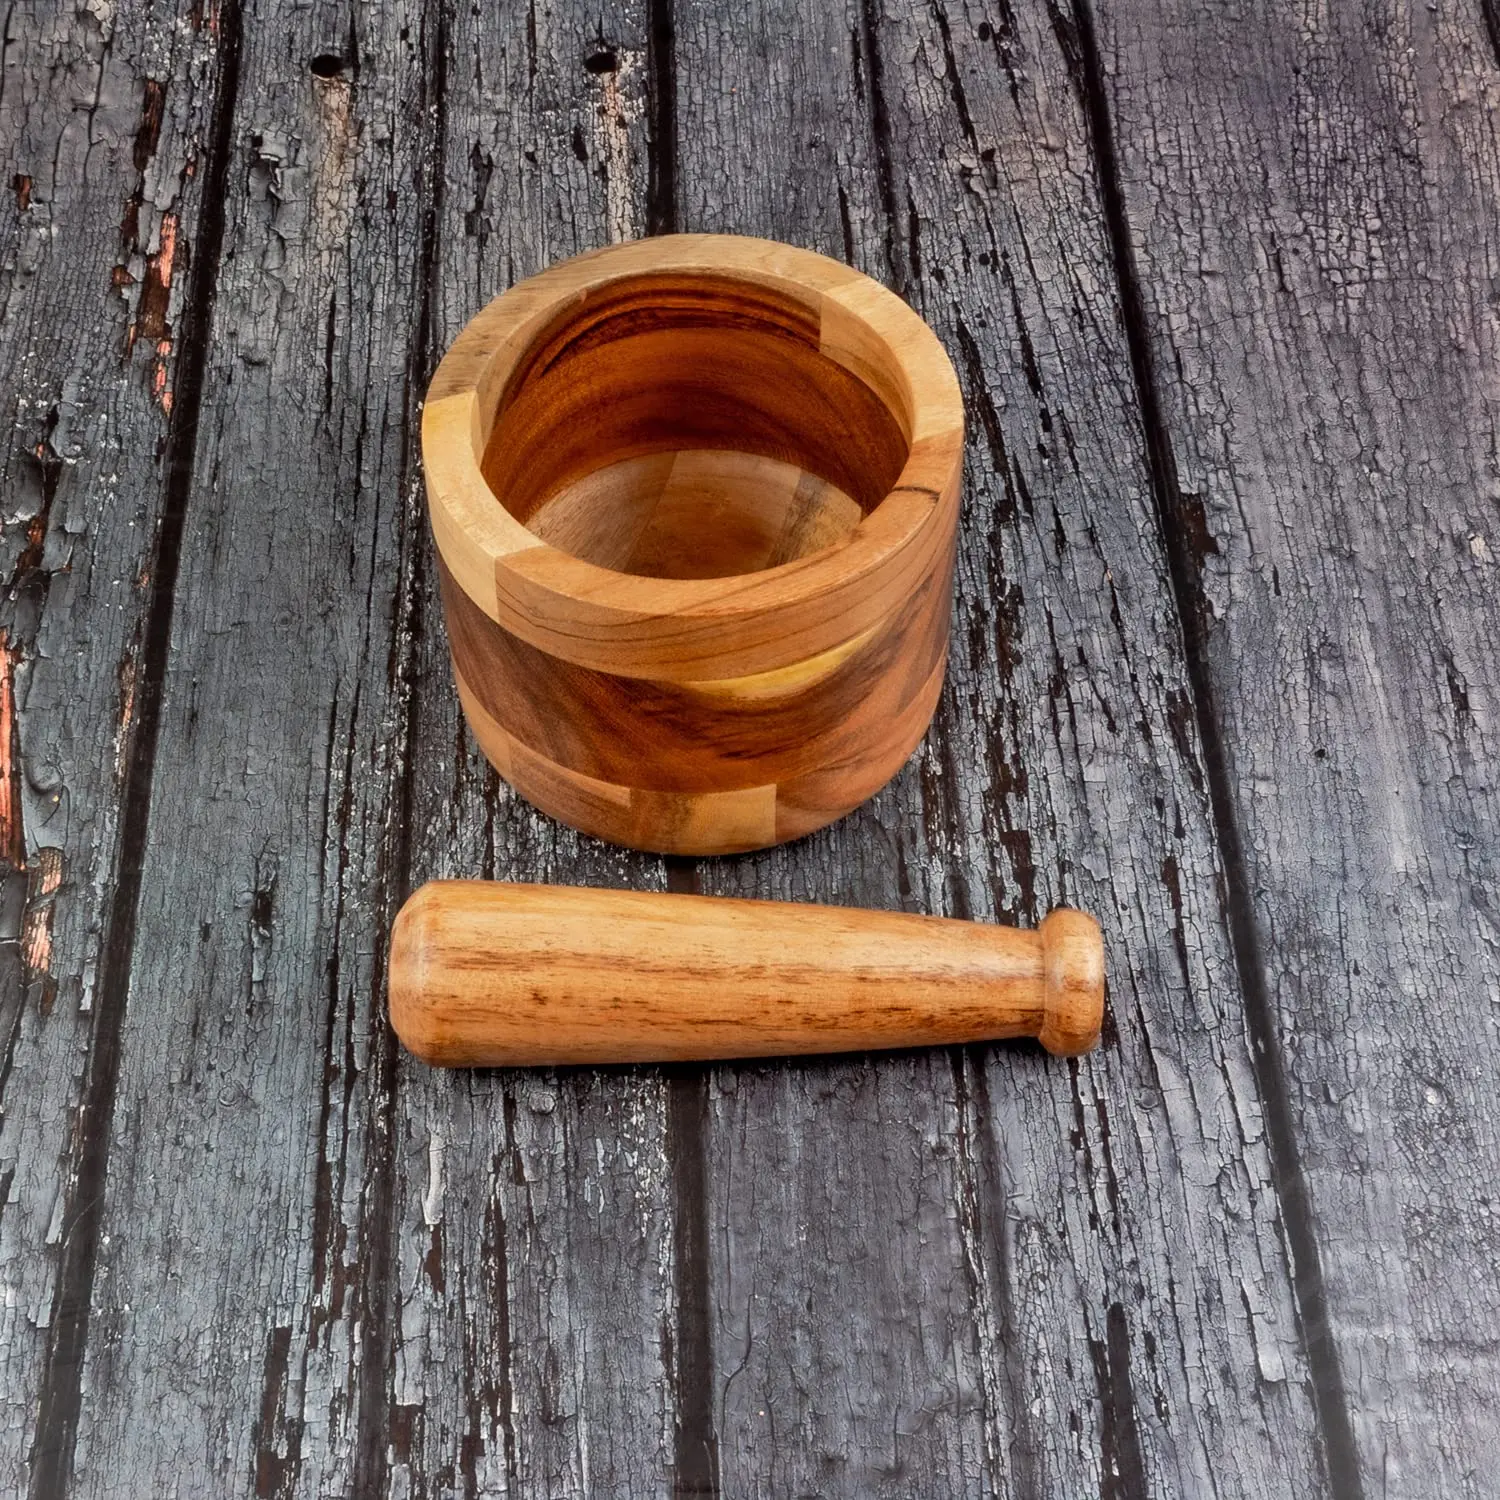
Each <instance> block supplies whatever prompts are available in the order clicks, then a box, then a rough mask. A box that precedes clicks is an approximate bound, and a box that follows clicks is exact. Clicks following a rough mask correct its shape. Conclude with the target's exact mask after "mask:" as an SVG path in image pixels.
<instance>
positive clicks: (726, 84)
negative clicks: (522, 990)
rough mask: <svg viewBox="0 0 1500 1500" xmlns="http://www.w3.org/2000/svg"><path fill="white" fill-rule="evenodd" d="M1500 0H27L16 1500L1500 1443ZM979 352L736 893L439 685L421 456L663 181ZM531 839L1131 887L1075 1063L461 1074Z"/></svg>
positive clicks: (987, 1469)
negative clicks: (580, 795) (791, 812)
mask: <svg viewBox="0 0 1500 1500" xmlns="http://www.w3.org/2000/svg"><path fill="white" fill-rule="evenodd" d="M1497 103H1500V11H1497V10H1496V8H1495V4H1494V0H1455V3H1453V4H1443V5H1436V4H1433V5H1425V4H1418V5H1413V4H1407V3H1404V0H1368V3H1364V4H1360V5H1355V4H1352V3H1351V4H1333V5H1329V6H1321V5H1311V4H1305V3H1304V4H1297V3H1292V0H1266V3H1264V4H1262V5H1260V6H1255V7H1252V6H1248V5H1235V4H1230V3H1226V0H1213V3H1207V0H1204V3H1194V4H1183V3H1176V0H1045V3H1044V0H968V3H963V0H909V3H908V0H832V3H821V0H753V3H751V4H748V5H746V6H735V7H727V6H724V5H721V4H718V3H715V0H644V3H641V0H593V3H590V4H588V5H584V4H582V3H579V0H532V3H531V4H529V5H527V4H522V3H519V0H506V3H500V0H491V3H483V4H480V3H475V4H472V5H471V4H464V3H459V0H429V3H426V4H423V3H419V0H381V3H378V4H372V3H365V4H355V3H352V0H343V3H337V4H335V3H328V0H152V3H150V4H145V3H140V0H136V3H128V0H127V3H118V0H86V3H85V0H78V3H76V4H72V5H64V6H57V5H54V4H52V3H48V0H13V3H10V4H9V5H7V6H6V8H5V11H4V21H3V75H0V143H3V147H4V162H5V169H4V174H3V179H0V193H3V197H0V393H3V395H0V403H3V404H0V412H3V416H4V421H5V422H6V423H7V424H8V432H9V439H8V442H7V445H6V447H5V450H4V454H3V457H0V465H3V473H4V485H3V491H0V496H3V511H0V516H3V539H0V578H3V580H4V583H3V599H0V626H3V630H4V635H3V638H0V640H3V644H0V668H3V670H0V862H3V863H0V870H3V900H0V922H3V932H0V936H3V944H0V974H3V983H0V1106H3V1115H0V1494H4V1495H7V1496H9V1495H16V1496H22V1495H26V1494H28V1493H29V1494H30V1496H32V1497H33V1500H53V1497H62V1496H65V1495H67V1496H126V1497H136V1496H141V1497H145V1496H151V1497H157V1496H176V1495H180V1496H184V1497H194V1500H197V1497H209V1496H218V1495H251V1494H254V1495H257V1496H262V1497H278V1496H290V1495H298V1496H323V1495H341V1494H352V1495H358V1496H385V1495H389V1496H392V1497H419V1496H425V1497H438V1496H475V1495H487V1496H490V1495H501V1494H506V1495H515V1496H573V1495H578V1496H613V1495H641V1496H646V1495H668V1494H675V1495H722V1496H725V1497H735V1496H767V1497H790V1496H805V1495H837V1496H851V1497H854V1496H858V1497H872V1496H920V1497H935V1496H945V1495H963V1496H973V1495H987V1494H994V1495H998V1496H1014V1497H1024V1496H1066V1497H1075V1496H1085V1495H1089V1496H1091V1495H1095V1494H1097V1495H1099V1496H1100V1497H1106V1500H1107V1497H1115V1500H1121V1497H1130V1496H1141V1495H1148V1494H1149V1495H1153V1496H1156V1495H1162V1496H1167V1495H1171V1496H1187V1497H1199V1496H1216V1497H1218V1496H1250V1497H1272V1496H1275V1497H1282V1496H1297V1497H1302V1496H1325V1495H1336V1496H1369V1497H1376V1496H1392V1497H1395V1496H1443V1497H1457V1496H1493V1495H1495V1494H1497V1493H1500V1272H1497V1265H1500V1104H1497V1086H1500V817H1497V814H1500V769H1497V768H1500V663H1497V646H1500V420H1497V418H1500V373H1497V371H1500V364H1497V356H1500V328H1497V320H1500V127H1497V115H1496V106H1497ZM676 228H681V229H693V230H719V231H741V232H747V233H754V234H761V235H769V236H772V237H775V238H780V239H784V240H789V241H792V242H794V243H797V244H802V245H808V246H811V247H813V248H816V249H819V250H822V251H825V252H827V253H829V254H831V255H834V256H837V257H840V258H842V259H845V260H847V261H849V262H851V263H853V264H854V265H857V266H859V267H860V268H862V269H863V270H866V271H868V272H869V273H870V274H872V275H874V276H876V277H879V278H880V279H881V280H883V281H885V282H886V283H888V284H889V285H891V286H893V287H895V288H896V289H897V290H899V291H900V292H901V293H902V294H903V295H904V296H905V297H907V298H908V299H909V300H910V301H911V302H912V304H913V305H914V306H915V307H916V308H918V309H919V310H920V311H921V312H922V314H923V315H924V316H925V317H926V318H927V319H928V321H929V322H930V323H931V324H932V325H933V327H934V328H935V329H936V330H937V332H938V334H939V336H940V337H941V338H942V339H943V341H944V343H945V344H946V346H947V347H948V349H949V350H950V352H951V353H952V355H953V358H954V362H955V364H956V366H957V367H958V370H959V372H960V376H961V379H962V381H963V385H964V392H965V399H966V403H967V409H968V418H969V426H970V434H971V440H970V445H969V454H968V483H967V490H966V496H965V512H964V520H963V539H962V548H961V554H960V560H959V569H958V572H959V585H958V601H957V606H956V609H957V613H956V617H955V635H954V650H953V657H952V664H951V668H950V673H949V678H948V684H947V688H946V691H945V693H944V696H943V700H942V704H941V706H940V708H939V710H938V715H937V719H936V722H935V725H934V728H933V731H932V733H931V734H930V736H929V737H928V739H927V741H926V743H925V745H924V747H923V749H922V750H921V751H920V752H919V754H918V755H917V756H916V757H915V758H914V760H913V761H912V763H911V764H910V765H909V766H908V767H907V769H906V770H905V771H904V772H903V773H902V774H901V775H900V776H899V777H898V778H897V780H896V781H895V782H894V783H892V785H891V786H890V787H888V788H887V789H886V790H885V791H884V792H882V793H881V794H880V795H879V796H878V797H876V798H875V799H874V801H873V802H871V803H870V804H869V805H868V806H867V807H865V808H864V809H863V810H861V811H860V812H859V813H857V814H855V815H854V816H852V817H850V818H849V819H847V820H846V821H844V822H842V823H840V824H838V825H836V826H835V827H833V828H831V829H829V830H827V831H825V832H824V833H822V834H819V835H817V836H815V837H813V838H811V839H808V840H806V841H804V842H802V843H798V844H794V845H792V846H790V847H786V848H782V849H778V850H775V851H772V852H770V853H766V854H761V855H756V856H750V857H744V858H737V859H726V860H716V861H705V862H702V863H697V864H694V863H691V862H683V861H663V860H661V859H658V858H654V857H649V856H645V855H635V854H631V853H628V852H623V851H620V850H617V849H613V848H609V847H606V846H604V845H602V844H599V843H596V842H593V841H591V840H589V839H586V838H583V837H581V836H578V835H575V834H573V833H572V832H570V831H569V830H568V829H566V828H562V827H559V826H557V825H555V824H553V823H551V822H549V821H548V820H547V819H545V818H543V817H541V816H539V815H537V814H535V813H533V812H532V811H530V810H529V809H528V808H527V807H526V806H525V805H523V804H522V803H521V802H520V801H519V800H518V799H517V798H516V797H514V796H513V795H512V794H511V793H510V792H509V791H508V790H507V788H506V787H505V786H504V785H503V784H502V783H501V782H500V781H498V780H497V778H496V777H495V775H494V773H493V772H491V771H490V770H489V769H488V768H487V766H486V764H485V762H484V761H483V760H482V758H481V757H480V756H479V754H478V753H477V751H476V749H475V747H474V745H473V744H472V742H471V741H470V740H469V739H468V737H467V736H466V734H465V732H464V730H463V728H462V725H461V722H460V719H459V714H458V705H457V702H456V699H455V694H454V691H453V687H452V683H451V679H450V675H449V671H448V663H447V657H446V645H445V641H444V636H443V631H442V624H441V617H440V613H439V609H438V606H437V602H436V594H435V586H434V562H433V554H432V549H431V544H430V540H429V537H428V535H427V531H426V526H425V519H424V515H423V499H422V488H421V474H420V471H419V465H418V452H417V442H416V432H417V418H418V412H419V408H420V402H421V396H422V391H423V388H424V385H425V383H426V380H427V378H428V375H429V374H430V372H431V370H432V368H433V366H434V364H435V363H436V360H437V358H438V357H439V355H440V354H441V352H442V350H443V349H444V348H445V347H446V346H447V344H448V343H449V342H450V340H452V338H453V337H454V336H455V335H456V333H457V332H458V330H459V329H460V328H461V327H462V326H463V324H464V322H465V321H466V320H467V319H468V318H469V317H470V316H471V315H472V314H473V313H474V312H475V311H476V309H478V308H479V307H480V306H481V305H482V304H483V303H484V302H485V301H486V300H487V299H488V298H490V297H491V296H493V295H494V294H496V293H497V292H498V291H500V290H502V289H503V288H505V287H506V286H508V285H510V284H511V283H512V282H513V281H514V280H516V279H518V278H520V277H522V276H525V275H527V274H530V273H531V272H533V271H535V270H537V269H539V268H541V267H542V266H544V265H546V264H547V263H549V262H550V261H552V260H554V259H556V258H559V257H561V256H565V255H569V254H572V253H573V252H575V251H578V250H581V249H584V248H587V247H590V246H594V245H598V244H602V243H605V242H608V241H611V240H618V239H622V238H628V237H633V236H637V235H642V234H650V233H656V232H661V231H665V230H671V229H676ZM442 875H467V876H473V875H485V876H498V877H505V878H512V879H520V880H537V881H541V880H551V881H561V882H573V883H580V884H592V885H602V886H629V887H636V888H642V889H659V888H663V887H665V888H670V889H676V890H701V891H706V892H725V893H733V894H736V895H754V896H772V897H781V898H787V899H794V900H824V901H831V902H842V903H851V904H862V905H867V906H873V907H892V908H895V907H899V908H904V909H908V910H914V911H929V912H938V913H947V914H953V915H963V916H973V917H976V918H982V919H990V918H999V919H1003V920H1006V921H1015V922H1020V923H1023V924H1029V923H1032V922H1034V921H1035V920H1037V919H1038V917H1039V916H1040V915H1041V914H1042V913H1043V912H1045V911H1046V910H1047V909H1048V908H1049V907H1050V906H1052V905H1053V904H1055V903H1059V902H1063V901H1067V902H1072V903H1076V904H1078V905H1080V906H1082V907H1084V908H1086V909H1087V910H1090V911H1092V912H1094V913H1096V914H1097V915H1098V917H1099V918H1100V920H1101V921H1102V923H1103V926H1104V930H1105V934H1106V940H1107V945H1108V952H1109V963H1110V976H1111V978H1110V1006H1111V1018H1110V1021H1109V1024H1108V1026H1107V1029H1106V1035H1105V1041H1104V1045H1103V1047H1102V1048H1101V1050H1100V1051H1098V1052H1097V1053H1096V1054H1094V1055H1092V1056H1090V1057H1087V1058H1085V1059H1082V1060H1081V1061H1078V1062H1076V1063H1072V1064H1070V1063H1067V1062H1062V1061H1057V1060H1051V1059H1049V1058H1048V1057H1046V1056H1045V1054H1043V1053H1042V1052H1041V1051H1040V1050H1039V1049H1038V1048H1036V1047H1035V1046H1033V1045H1021V1044H1012V1045H999V1046H991V1047H972V1048H964V1049H957V1050H952V1051H936V1052H924V1053H918V1054H898V1055H892V1056H884V1057H857V1058H853V1059H845V1060H839V1061H813V1062H807V1061H803V1062H797V1063H792V1064H781V1063H768V1062H756V1063H753V1064H745V1065H728V1066H715V1067H676V1068H670V1069H662V1068H649V1067H641V1068H628V1069H617V1070H610V1069H601V1070H584V1071H576V1072H538V1073H504V1072H496V1073H473V1074H452V1073H440V1072H434V1071H431V1070H429V1069H427V1068H426V1067H423V1066H422V1065H420V1064H418V1063H416V1062H415V1061H414V1060H412V1059H411V1058H409V1057H407V1056H406V1055H405V1054H403V1053H402V1052H401V1051H400V1050H399V1048H398V1047H397V1045H396V1044H395V1042H394V1039H393V1037H392V1034H391V1032H390V1030H389V1028H388V1027H387V1025H386V1021H385V998H384V992H383V970H384V959H385V946H386V934H387V930H388V927H389V923H390V920H391V917H392V915H393V913H394V912H395V910H396V908H397V906H398V905H399V904H400V902H401V901H402V899H403V898H404V897H405V895H406V894H407V893H408V891H409V890H410V889H411V888H412V887H413V886H414V885H415V884H417V883H418V882H420V881H422V880H423V879H426V878H429V877H433V876H442Z"/></svg>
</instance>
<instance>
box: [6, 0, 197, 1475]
mask: <svg viewBox="0 0 1500 1500" xmlns="http://www.w3.org/2000/svg"><path fill="white" fill-rule="evenodd" d="M4 43H5V45H4V53H3V59H0V69H3V73H0V142H3V143H4V151H3V161H4V172H3V174H0V175H3V180H4V182H5V184H6V190H5V192H4V194H3V196H0V410H3V412H4V414H5V415H4V421H5V425H6V432H7V438H6V444H5V450H4V454H3V457H0V488H3V491H4V494H5V497H6V498H5V507H4V514H3V522H0V576H3V578H4V580H5V582H4V586H3V592H0V870H3V874H0V888H3V900H0V907H3V916H0V1392H3V1395H0V1491H3V1492H4V1493H5V1494H8V1495H10V1494H16V1495H19V1494H24V1493H25V1492H26V1489H27V1486H28V1483H29V1477H30V1472H31V1470H30V1464H31V1458H32V1449H33V1444H34V1442H35V1440H36V1418H37V1405H38V1401H39V1399H40V1398H41V1393H42V1391H43V1388H44V1386H45V1385H46V1379H45V1369H46V1361H47V1358H48V1352H49V1347H50V1346H51V1345H52V1344H53V1343H54V1341H55V1340H56V1338H57V1336H58V1329H59V1320H62V1321H64V1322H65V1321H66V1320H67V1318H68V1311H69V1304H70V1302H71V1301H72V1299H73V1298H74V1297H75V1296H76V1292H77V1289H76V1287H74V1286H73V1285H71V1284H70V1281H69V1278H70V1276H71V1275H72V1274H73V1272H74V1271H75V1270H76V1264H75V1261H76V1257H74V1255H73V1251H74V1249H75V1247H76V1244H77V1241H78V1237H79V1213H78V1210H79V1206H80V1205H79V1203H78V1201H77V1197H76V1187H75V1183H76V1177H77V1174H78V1172H79V1170H80V1166H81V1164H82V1163H83V1162H84V1160H85V1159H86V1158H87V1157H88V1154H89V1146H90V1144H91V1143H92V1142H93V1140H95V1139H98V1138H102V1135H103V1133H104V1132H106V1131H107V1129H108V1122H107V1120H106V1121H100V1120H97V1119H94V1118H91V1117H90V1115H89V1114H88V1113H87V1110H88V1106H89V1103H90V1101H91V1100H92V1099H93V1097H94V1093H95V1089H94V1085H95V1083H96V1081H97V1079H96V1075H97V1071H98V1065H99V1063H100V1051H101V1050H102V1051H105V1052H107V1051H108V1046H107V1043H106V1045H105V1046H104V1047H103V1048H102V1049H94V1048H93V1044H94V1041H95V1038H96V1036H98V1035H99V1034H100V1033H101V1032H107V1031H108V1021H109V1018H108V1016H107V1015H106V1014H104V1012H107V1010H108V1007H109V1001H108V999H107V998H106V999H104V1000H102V1001H101V994H100V969H101V964H103V965H104V966H105V967H106V968H107V967H108V959H107V956H105V955H104V953H103V950H104V948H105V946H106V942H107V936H106V934H107V930H108V927H109V922H110V911H111V896H112V892H113V889H114V876H115V870H116V860H117V853H118V846H119V834H120V826H121V820H122V798H123V797H124V795H125V790H126V787H127V785H128V782H129V775H128V771H129V765H130V761H131V755H132V749H133V743H134V731H135V726H136V724H137V723H138V721H139V716H140V710H141V703H142V698H143V696H145V695H146V694H147V693H148V692H149V689H148V688H147V687H146V686H145V685H143V683H142V681H141V678H142V673H143V670H144V668H143V657H144V655H145V638H146V636H147V635H148V634H149V628H148V615H149V614H150V612H151V608H152V597H153V587H154V565H153V542H154V539H155V538H156V537H157V534H158V528H159V526H161V525H162V522H161V517H162V514H163V507H164V497H166V496H167V490H168V487H169V470H170V464H171V452H170V450H171V439H170V437H169V429H170V426H171V420H170V411H171V406H172V396H173V393H174V391H175V388H176V385H177V379H178V369H179V365H180V363H181V354H180V351H181V347H182V341H183V338H184V334H185V333H188V334H190V332H191V329H192V326H193V323H194V320H195V314H194V310H192V309H191V308H189V307H188V306H187V305H186V304H187V300H188V299H187V297H186V294H185V289H186V285H187V282H188V275H187V267H188V265H189V260H190V253H191V249H192V247H194V246H195V245H196V244H197V241H198V237H199V206H200V197H201V192H202V183H203V177H204V166H205V161H204V147H205V137H206V136H207V135H208V133H209V121H210V117H211V114H212V111H213V107H214V102H215V100H216V98H217V97H218V88H217V83H218V75H217V71H216V69H215V67H214V57H213V45H214V43H213V37H212V36H211V35H210V34H209V31H208V29H207V28H206V27H205V26H204V25H203V24H202V20H201V17H200V18H199V19H198V20H197V21H196V22H195V21H194V19H193V9H192V8H191V7H189V6H188V5H186V4H182V5H169V6H165V7H156V8H153V9H151V10H149V11H147V10H142V9H132V8H129V7H126V8H123V9H120V10H117V9H115V8H114V7H94V8H78V9H75V10H69V11H67V12H66V13H59V12H58V11H57V8H56V7H55V6H52V5H45V4H44V5H32V4H16V5H12V6H10V7H8V8H7V10H6V16H5V25H4ZM164 449H165V450H167V451H165V452H164ZM166 503H167V504H170V501H169V499H167V500H166ZM166 529H170V523H168V525H167V528H166ZM124 817H125V821H126V822H127V823H128V822H129V813H128V811H127V812H126V813H125V814H124ZM91 1049H92V1050H91ZM60 1275H61V1276H62V1278H63V1285H62V1287H61V1289H60V1288H59V1276H60Z"/></svg>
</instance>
